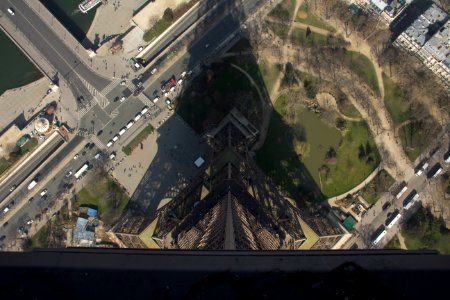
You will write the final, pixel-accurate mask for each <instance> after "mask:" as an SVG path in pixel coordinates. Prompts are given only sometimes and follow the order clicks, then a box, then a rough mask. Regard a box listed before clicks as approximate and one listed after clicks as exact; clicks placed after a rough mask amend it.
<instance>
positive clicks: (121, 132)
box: [119, 127, 127, 135]
mask: <svg viewBox="0 0 450 300" xmlns="http://www.w3.org/2000/svg"><path fill="white" fill-rule="evenodd" d="M126 131H127V129H126V128H125V127H124V128H122V129H120V131H119V135H123V134H124V133H125V132H126Z"/></svg>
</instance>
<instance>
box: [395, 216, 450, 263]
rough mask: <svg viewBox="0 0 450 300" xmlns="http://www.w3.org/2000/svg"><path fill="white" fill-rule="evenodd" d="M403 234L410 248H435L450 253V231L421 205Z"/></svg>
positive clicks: (404, 228)
mask: <svg viewBox="0 0 450 300" xmlns="http://www.w3.org/2000/svg"><path fill="white" fill-rule="evenodd" d="M402 235H403V236H404V237H405V244H406V247H407V248H408V250H419V249H435V250H438V251H439V252H441V253H443V254H450V231H449V230H448V229H446V228H445V226H444V224H443V222H442V221H441V220H439V219H436V218H435V217H434V216H433V215H432V214H431V212H430V211H429V210H428V209H426V208H423V207H421V208H420V209H419V210H418V211H417V212H416V213H415V214H414V215H413V216H412V217H411V218H410V219H409V220H408V222H407V223H406V224H405V225H404V227H403V229H402Z"/></svg>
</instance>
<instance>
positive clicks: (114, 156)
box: [109, 152, 116, 160]
mask: <svg viewBox="0 0 450 300" xmlns="http://www.w3.org/2000/svg"><path fill="white" fill-rule="evenodd" d="M109 158H110V159H111V160H115V159H116V154H114V152H113V153H111V155H110V156H109Z"/></svg>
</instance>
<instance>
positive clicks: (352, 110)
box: [338, 101, 361, 118]
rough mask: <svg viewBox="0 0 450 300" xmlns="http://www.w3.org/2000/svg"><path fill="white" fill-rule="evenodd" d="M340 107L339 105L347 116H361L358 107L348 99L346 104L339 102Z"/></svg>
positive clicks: (340, 109)
mask: <svg viewBox="0 0 450 300" xmlns="http://www.w3.org/2000/svg"><path fill="white" fill-rule="evenodd" d="M338 107H339V111H340V112H341V113H342V114H343V115H344V116H347V117H349V118H361V114H360V113H359V111H358V110H357V109H356V107H355V106H354V105H353V104H351V103H350V102H349V101H347V102H346V103H344V104H339V103H338Z"/></svg>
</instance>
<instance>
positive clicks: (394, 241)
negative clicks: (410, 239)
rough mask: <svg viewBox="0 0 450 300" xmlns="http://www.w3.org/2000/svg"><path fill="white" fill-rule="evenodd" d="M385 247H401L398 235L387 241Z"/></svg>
mask: <svg viewBox="0 0 450 300" xmlns="http://www.w3.org/2000/svg"><path fill="white" fill-rule="evenodd" d="M384 248H385V249H401V247H400V241H399V240H398V237H397V235H394V237H393V238H392V239H391V240H390V241H389V243H387V245H386V246H385V247H384Z"/></svg>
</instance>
